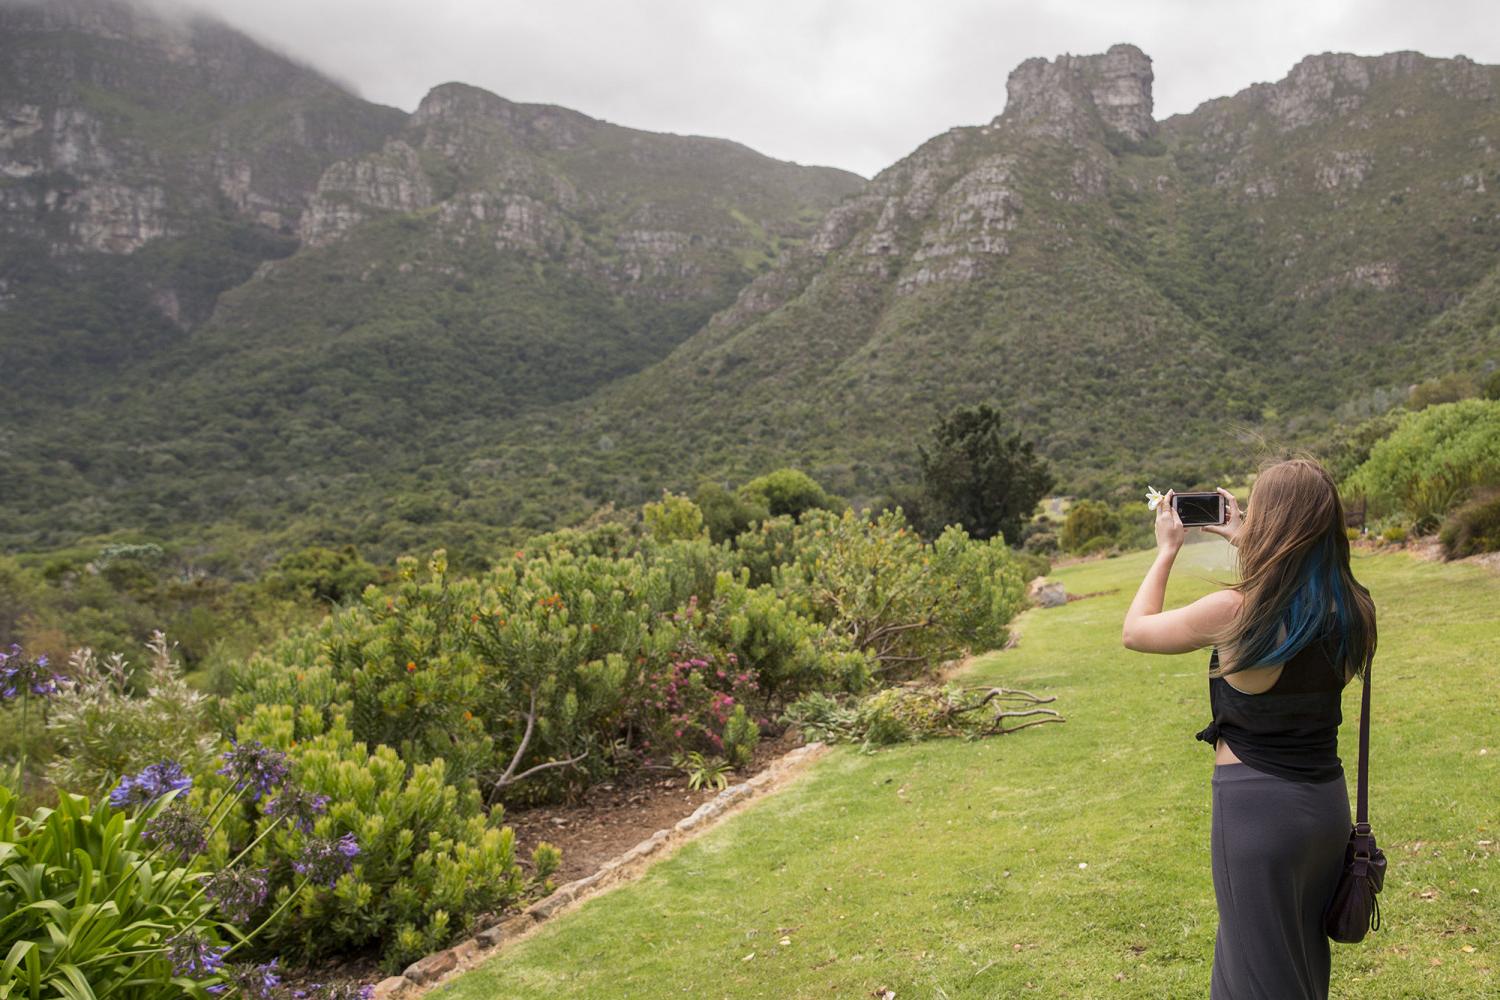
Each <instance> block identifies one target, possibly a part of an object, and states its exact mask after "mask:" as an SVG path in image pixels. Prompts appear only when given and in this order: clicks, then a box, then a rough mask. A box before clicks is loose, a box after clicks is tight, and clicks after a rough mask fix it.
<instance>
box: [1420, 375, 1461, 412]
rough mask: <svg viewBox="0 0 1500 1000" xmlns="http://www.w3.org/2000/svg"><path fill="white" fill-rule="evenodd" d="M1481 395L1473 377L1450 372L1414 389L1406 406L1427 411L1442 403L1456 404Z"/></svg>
mask: <svg viewBox="0 0 1500 1000" xmlns="http://www.w3.org/2000/svg"><path fill="white" fill-rule="evenodd" d="M1478 394H1479V386H1478V385H1476V384H1475V382H1474V379H1473V377H1472V376H1470V375H1467V374H1465V373H1463V372H1449V373H1448V374H1447V375H1443V376H1440V377H1438V378H1430V379H1428V380H1427V381H1425V382H1421V383H1418V384H1417V385H1415V386H1413V387H1412V390H1411V393H1410V395H1409V396H1408V397H1407V401H1406V406H1407V408H1408V409H1411V410H1425V409H1426V408H1427V407H1429V406H1436V405H1439V404H1442V403H1456V402H1458V401H1459V400H1460V399H1468V398H1470V397H1471V396H1477V395H1478Z"/></svg>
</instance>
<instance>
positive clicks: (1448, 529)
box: [1438, 492, 1500, 559]
mask: <svg viewBox="0 0 1500 1000" xmlns="http://www.w3.org/2000/svg"><path fill="white" fill-rule="evenodd" d="M1438 540H1439V541H1440V542H1442V544H1443V554H1444V555H1445V556H1447V558H1449V559H1462V558H1463V557H1464V556H1473V555H1478V554H1479V553H1481V552H1500V492H1489V493H1486V494H1484V495H1483V496H1479V497H1475V498H1474V499H1473V500H1471V501H1469V502H1468V503H1466V504H1464V505H1463V506H1462V507H1460V508H1458V509H1457V510H1455V511H1454V512H1453V513H1452V514H1450V515H1448V519H1447V520H1446V521H1445V522H1443V527H1442V530H1441V531H1439V532H1438Z"/></svg>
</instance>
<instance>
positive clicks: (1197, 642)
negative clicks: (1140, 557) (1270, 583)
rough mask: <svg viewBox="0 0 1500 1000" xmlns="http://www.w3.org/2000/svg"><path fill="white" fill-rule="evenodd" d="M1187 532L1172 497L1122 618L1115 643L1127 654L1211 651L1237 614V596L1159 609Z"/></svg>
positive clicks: (1160, 511) (1160, 514)
mask: <svg viewBox="0 0 1500 1000" xmlns="http://www.w3.org/2000/svg"><path fill="white" fill-rule="evenodd" d="M1186 533H1187V531H1186V529H1185V528H1184V527H1183V526H1182V519H1181V518H1180V517H1178V516H1177V511H1176V510H1174V509H1173V507H1172V492H1171V491H1169V492H1168V493H1167V496H1166V499H1164V500H1163V501H1162V503H1161V505H1160V506H1159V507H1157V510H1156V561H1155V562H1153V563H1152V564H1151V568H1150V569H1149V570H1147V571H1146V578H1145V579H1144V580H1142V581H1141V586H1140V588H1139V589H1138V590H1137V591H1136V592H1135V600H1133V601H1131V602H1130V610H1128V611H1126V612H1125V625H1124V627H1123V628H1122V629H1121V631H1120V641H1121V642H1123V643H1124V644H1125V648H1126V649H1133V650H1136V651H1137V652H1141V653H1187V652H1191V651H1192V650H1195V649H1202V648H1203V647H1204V646H1209V645H1212V644H1213V642H1214V639H1215V637H1216V636H1217V635H1219V634H1220V632H1222V630H1223V628H1224V626H1226V625H1228V624H1229V622H1230V620H1231V619H1232V618H1233V617H1234V614H1235V612H1236V611H1237V610H1239V602H1240V595H1239V593H1238V592H1236V591H1233V590H1220V591H1216V592H1215V593H1212V594H1209V595H1207V596H1206V597H1200V598H1199V599H1198V600H1196V601H1194V602H1193V603H1192V604H1189V605H1188V606H1187V607H1184V608H1174V609H1173V610H1171V611H1163V610H1162V609H1161V606H1162V601H1163V600H1164V598H1165V595H1166V591H1167V577H1168V576H1169V575H1171V572H1172V562H1173V561H1174V560H1175V559H1176V558H1177V550H1178V549H1180V548H1181V547H1182V540H1183V537H1184V535H1186Z"/></svg>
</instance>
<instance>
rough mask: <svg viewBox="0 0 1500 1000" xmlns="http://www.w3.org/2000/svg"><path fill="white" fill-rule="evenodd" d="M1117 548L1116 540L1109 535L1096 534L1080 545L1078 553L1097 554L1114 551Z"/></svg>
mask: <svg viewBox="0 0 1500 1000" xmlns="http://www.w3.org/2000/svg"><path fill="white" fill-rule="evenodd" d="M1114 548H1115V540H1114V539H1113V538H1111V537H1109V536H1108V535H1095V536H1094V537H1093V538H1090V539H1089V540H1088V541H1086V542H1084V543H1083V544H1082V545H1080V546H1078V549H1077V553H1078V555H1081V556H1092V555H1097V554H1098V553H1100V552H1112V551H1114Z"/></svg>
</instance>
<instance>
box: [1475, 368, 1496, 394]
mask: <svg viewBox="0 0 1500 1000" xmlns="http://www.w3.org/2000/svg"><path fill="white" fill-rule="evenodd" d="M1479 395H1480V396H1481V397H1482V398H1484V399H1500V368H1497V369H1496V370H1494V371H1492V372H1490V373H1489V375H1487V376H1485V379H1484V384H1483V385H1482V386H1481V387H1480V389H1479Z"/></svg>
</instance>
